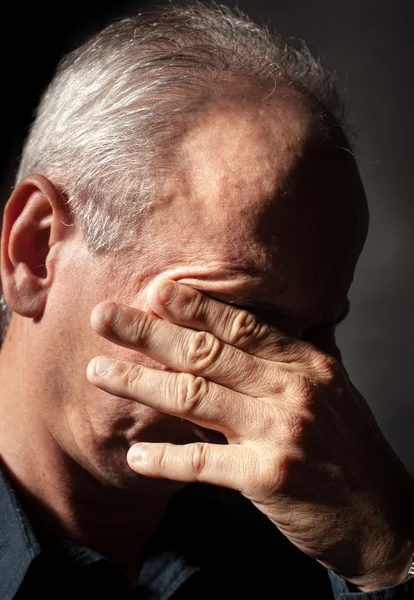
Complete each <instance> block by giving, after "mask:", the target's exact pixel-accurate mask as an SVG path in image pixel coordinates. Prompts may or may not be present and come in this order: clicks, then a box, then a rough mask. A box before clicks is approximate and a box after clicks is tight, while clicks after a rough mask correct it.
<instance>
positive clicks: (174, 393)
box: [87, 357, 260, 440]
mask: <svg viewBox="0 0 414 600" xmlns="http://www.w3.org/2000/svg"><path fill="white" fill-rule="evenodd" d="M87 376H88V379H89V381H90V382H91V383H93V384H94V385H95V386H96V387H99V388H100V389H102V390H104V391H106V392H108V393H109V394H113V395H114V396H118V397H121V398H126V399H128V400H134V401H136V402H139V403H140V404H144V405H146V406H150V407H152V408H154V409H156V410H158V411H161V412H164V413H167V414H170V415H174V416H177V417H180V418H182V419H186V420H188V421H191V422H193V423H196V424H197V425H201V426H202V427H207V428H209V429H214V430H216V431H219V432H220V433H222V434H223V435H225V436H226V437H227V438H228V439H229V438H230V439H232V440H234V439H236V438H237V439H238V437H239V436H240V435H243V436H244V435H246V433H248V430H249V429H251V428H252V427H254V426H255V424H256V423H257V422H259V421H260V419H258V418H256V416H255V413H256V412H257V410H258V407H257V405H256V403H255V402H254V400H253V399H251V398H249V397H247V396H243V395H242V394H238V393H237V392H233V391H231V390H228V389H227V388H223V387H221V386H219V385H217V384H215V383H213V382H211V381H207V380H206V379H204V378H202V377H195V376H194V375H190V374H188V373H171V372H167V371H160V370H157V369H150V368H148V367H145V366H143V365H139V364H135V363H129V362H126V361H122V360H116V359H109V358H107V357H96V358H94V359H92V361H91V362H90V363H89V365H88V369H87Z"/></svg>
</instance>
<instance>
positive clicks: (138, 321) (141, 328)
mask: <svg viewBox="0 0 414 600" xmlns="http://www.w3.org/2000/svg"><path fill="white" fill-rule="evenodd" d="M152 324H153V319H152V317H151V315H149V314H148V313H145V312H142V313H139V314H136V315H134V317H133V318H132V319H130V320H129V321H128V322H127V324H126V325H125V328H124V337H125V338H126V339H127V340H128V341H129V342H132V343H138V342H142V341H145V340H147V339H148V337H149V334H150V330H151V327H152Z"/></svg>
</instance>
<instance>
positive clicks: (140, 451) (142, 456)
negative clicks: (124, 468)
mask: <svg viewBox="0 0 414 600" xmlns="http://www.w3.org/2000/svg"><path fill="white" fill-rule="evenodd" d="M148 460H149V453H148V449H147V448H146V446H145V444H137V445H136V446H132V447H131V448H130V450H129V461H130V462H131V463H146V462H148Z"/></svg>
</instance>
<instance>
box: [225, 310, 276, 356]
mask: <svg viewBox="0 0 414 600" xmlns="http://www.w3.org/2000/svg"><path fill="white" fill-rule="evenodd" d="M227 328H228V331H229V343H230V344H231V345H232V346H237V347H239V348H243V347H246V346H248V345H249V344H250V343H251V342H253V341H254V342H260V341H261V340H263V339H264V338H266V337H267V335H268V334H269V329H270V327H269V325H268V324H266V323H261V322H260V321H259V320H258V319H257V318H256V316H255V315H254V314H252V313H250V312H249V311H247V310H241V311H239V312H238V313H237V314H236V316H234V315H232V316H231V317H230V319H229V324H228V327H227Z"/></svg>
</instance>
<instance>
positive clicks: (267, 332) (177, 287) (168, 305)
mask: <svg viewBox="0 0 414 600" xmlns="http://www.w3.org/2000/svg"><path fill="white" fill-rule="evenodd" d="M148 302H149V305H150V307H151V309H152V310H153V311H154V312H155V313H156V314H158V315H159V316H160V317H162V319H165V320H168V321H171V322H173V323H176V324H178V325H182V326H185V327H190V328H192V329H197V330H201V331H209V332H210V333H212V334H213V335H214V336H215V337H217V338H218V339H219V340H221V341H222V342H224V343H226V344H229V345H230V346H235V347H236V348H239V349H241V350H244V351H245V352H247V353H249V354H254V355H255V356H256V357H259V358H264V359H267V360H272V361H281V362H294V361H296V360H299V359H300V356H301V355H302V354H303V351H304V350H305V346H306V345H305V344H304V343H302V342H300V341H299V340H295V339H294V338H291V337H290V336H288V335H286V334H284V333H282V332H281V331H279V330H277V329H276V328H274V327H272V326H270V325H269V324H267V323H263V322H260V321H259V320H258V319H257V318H256V316H255V315H254V314H253V313H251V312H249V311H247V310H243V309H240V308H237V307H235V306H232V305H231V304H226V303H224V302H220V301H219V300H215V299H214V298H211V297H210V296H206V295H205V294H203V293H202V292H200V291H198V290H196V289H194V288H192V287H189V286H187V285H184V284H181V283H178V282H176V281H172V280H168V279H164V280H160V281H156V282H154V284H153V286H152V287H151V288H150V290H149V292H148Z"/></svg>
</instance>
